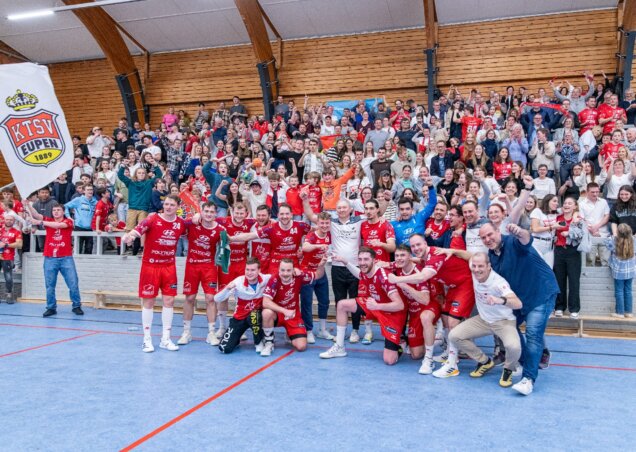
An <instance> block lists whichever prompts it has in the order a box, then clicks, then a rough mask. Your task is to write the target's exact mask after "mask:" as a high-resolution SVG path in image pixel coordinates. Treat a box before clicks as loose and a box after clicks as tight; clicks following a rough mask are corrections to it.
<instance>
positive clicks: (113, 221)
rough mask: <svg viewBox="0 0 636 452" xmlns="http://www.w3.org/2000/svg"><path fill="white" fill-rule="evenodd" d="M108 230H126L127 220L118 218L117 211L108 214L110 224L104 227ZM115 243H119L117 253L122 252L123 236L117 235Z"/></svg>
mask: <svg viewBox="0 0 636 452" xmlns="http://www.w3.org/2000/svg"><path fill="white" fill-rule="evenodd" d="M104 230H105V231H106V232H126V222H125V221H121V220H119V219H118V218H117V214H116V213H111V214H110V215H108V224H107V225H106V228H105V229H104ZM115 243H116V244H117V254H120V252H121V237H115Z"/></svg>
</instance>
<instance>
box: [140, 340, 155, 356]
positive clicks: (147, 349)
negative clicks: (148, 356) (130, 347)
mask: <svg viewBox="0 0 636 452" xmlns="http://www.w3.org/2000/svg"><path fill="white" fill-rule="evenodd" d="M141 351H142V352H144V353H152V352H154V351H155V347H154V346H153V345H152V339H147V340H146V339H145V340H144V343H143V344H142V346H141Z"/></svg>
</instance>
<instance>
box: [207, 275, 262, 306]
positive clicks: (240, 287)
mask: <svg viewBox="0 0 636 452" xmlns="http://www.w3.org/2000/svg"><path fill="white" fill-rule="evenodd" d="M259 276H260V282H259V283H257V285H256V289H253V288H252V286H250V285H249V284H247V285H245V275H243V276H239V277H238V278H236V279H235V280H234V281H232V282H233V283H234V285H235V286H236V287H235V288H234V289H232V290H228V289H227V288H225V289H223V290H222V291H220V292H219V293H217V294H216V295H215V296H214V301H216V302H217V303H220V302H222V301H225V300H227V299H228V298H230V296H234V299H235V300H237V299H239V298H240V299H241V300H254V299H257V298H263V291H264V290H265V287H266V286H267V283H268V282H269V278H271V276H270V275H264V274H262V273H261V274H259Z"/></svg>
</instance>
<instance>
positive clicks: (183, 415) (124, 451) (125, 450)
mask: <svg viewBox="0 0 636 452" xmlns="http://www.w3.org/2000/svg"><path fill="white" fill-rule="evenodd" d="M292 353H294V350H290V351H288V352H287V353H285V354H284V355H281V356H279V357H278V358H276V359H275V360H274V361H272V362H270V363H268V364H266V365H264V366H263V367H261V368H259V369H257V370H255V371H254V372H252V373H251V374H249V375H246V376H245V377H243V378H241V379H240V380H238V381H236V382H234V383H232V384H231V385H230V386H228V387H226V388H225V389H223V390H222V391H220V392H217V393H216V394H214V395H213V396H212V397H210V398H209V399H206V400H204V401H203V402H201V403H199V404H198V405H195V406H193V407H192V408H190V409H189V410H188V411H185V412H183V413H181V414H180V415H179V416H177V417H175V418H174V419H172V420H170V421H168V422H166V423H165V424H163V425H162V426H161V427H159V428H157V429H155V430H153V431H152V432H150V433H148V434H147V435H145V436H143V437H141V438H139V439H138V440H137V441H135V442H134V443H132V444H130V445H129V446H126V447H124V448H123V449H121V451H120V452H128V451H130V450H133V449H134V448H135V447H137V446H140V445H141V444H143V443H145V442H146V441H148V440H149V439H151V438H152V437H154V436H156V435H158V434H159V433H161V432H163V431H164V430H166V429H167V428H170V427H172V426H173V425H174V424H176V423H177V422H179V421H181V420H182V419H185V418H186V417H188V416H190V415H191V414H192V413H194V412H196V411H198V410H200V409H201V408H203V407H204V406H206V405H208V404H210V403H212V402H214V401H215V400H216V399H218V398H219V397H221V396H223V395H224V394H227V393H228V392H230V391H231V390H232V389H234V388H236V387H238V386H240V385H242V384H243V383H245V382H246V381H248V380H250V379H252V378H254V377H255V376H256V375H258V374H260V373H261V372H263V371H265V370H267V369H269V368H270V367H272V366H273V365H274V364H277V363H279V362H281V361H282V360H283V359H285V358H287V357H288V356H289V355H291V354H292Z"/></svg>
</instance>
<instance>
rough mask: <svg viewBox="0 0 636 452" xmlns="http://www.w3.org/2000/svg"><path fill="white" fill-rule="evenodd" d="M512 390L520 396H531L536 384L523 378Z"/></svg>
mask: <svg viewBox="0 0 636 452" xmlns="http://www.w3.org/2000/svg"><path fill="white" fill-rule="evenodd" d="M512 389H514V390H515V391H517V392H518V393H519V394H523V395H530V394H532V390H533V389H534V384H533V383H532V380H530V379H529V378H522V379H521V381H520V382H519V383H516V384H514V385H512Z"/></svg>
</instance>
